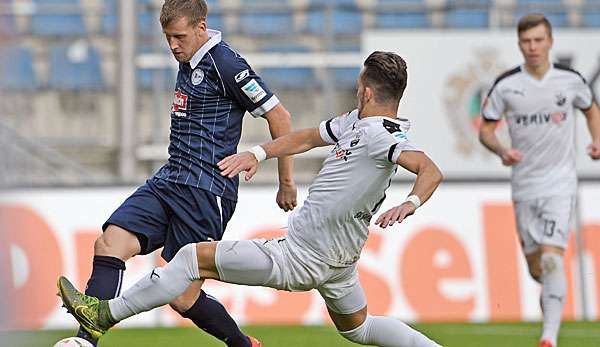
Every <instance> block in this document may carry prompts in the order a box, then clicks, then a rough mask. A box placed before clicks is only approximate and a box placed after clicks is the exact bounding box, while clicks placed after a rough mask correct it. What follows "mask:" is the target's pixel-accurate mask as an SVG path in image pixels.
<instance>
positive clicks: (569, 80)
mask: <svg viewBox="0 0 600 347" xmlns="http://www.w3.org/2000/svg"><path fill="white" fill-rule="evenodd" d="M592 102H593V97H592V91H591V89H590V87H589V86H588V85H587V84H586V83H585V80H584V79H583V77H581V75H580V74H579V73H578V72H577V71H575V70H572V69H570V68H567V67H564V66H561V65H558V64H554V65H553V66H551V67H550V69H549V70H548V72H546V74H545V75H544V77H543V79H542V80H537V79H535V78H534V77H532V76H531V75H530V74H529V73H528V72H527V70H526V69H525V67H524V66H519V67H517V68H515V69H513V70H510V71H507V72H505V73H504V74H502V75H500V77H498V79H497V80H496V82H495V83H494V86H492V88H491V90H490V92H489V93H488V96H487V98H486V99H485V100H484V102H483V106H482V116H483V118H484V119H486V120H493V121H497V120H500V118H501V117H502V116H503V115H504V117H505V118H506V121H507V123H508V129H509V133H510V137H511V140H512V147H513V148H515V149H517V150H519V151H520V152H521V153H522V154H523V159H522V160H521V162H519V163H516V164H515V165H513V169H512V196H513V200H515V201H519V200H530V199H536V198H541V197H547V196H553V195H572V194H575V190H576V187H577V173H576V171H575V119H574V108H575V107H576V108H579V109H583V110H586V109H588V108H590V107H591V106H592Z"/></svg>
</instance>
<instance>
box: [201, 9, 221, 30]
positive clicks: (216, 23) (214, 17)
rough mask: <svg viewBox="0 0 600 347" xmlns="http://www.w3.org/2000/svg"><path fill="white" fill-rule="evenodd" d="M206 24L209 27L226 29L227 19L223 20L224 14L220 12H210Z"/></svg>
mask: <svg viewBox="0 0 600 347" xmlns="http://www.w3.org/2000/svg"><path fill="white" fill-rule="evenodd" d="M206 25H207V28H209V29H214V30H219V31H225V21H224V20H223V16H222V15H221V14H219V13H215V12H208V18H207V19H206Z"/></svg>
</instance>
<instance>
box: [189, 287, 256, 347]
mask: <svg viewBox="0 0 600 347" xmlns="http://www.w3.org/2000/svg"><path fill="white" fill-rule="evenodd" d="M182 316H183V317H185V318H189V319H191V320H192V322H194V324H196V325H197V326H198V327H199V328H200V329H202V330H204V331H206V332H207V333H209V334H211V335H212V336H214V337H216V338H218V339H219V340H221V341H223V342H225V344H227V346H228V347H250V346H251V344H250V340H248V337H247V336H246V335H244V333H242V332H241V331H240V328H239V327H238V326H237V324H236V323H235V321H234V320H233V318H231V316H230V315H229V313H227V311H226V310H225V307H223V305H222V304H221V303H220V302H219V301H217V299H216V298H214V297H212V296H210V295H207V294H206V293H205V292H204V291H201V292H200V296H199V297H198V300H196V302H195V303H194V304H193V305H192V307H190V309H189V310H187V311H185V312H184V313H183V314H182Z"/></svg>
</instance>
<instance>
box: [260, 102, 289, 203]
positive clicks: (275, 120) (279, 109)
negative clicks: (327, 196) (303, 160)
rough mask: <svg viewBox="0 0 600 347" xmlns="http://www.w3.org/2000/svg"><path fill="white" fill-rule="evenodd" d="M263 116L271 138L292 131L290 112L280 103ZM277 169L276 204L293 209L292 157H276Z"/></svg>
mask: <svg viewBox="0 0 600 347" xmlns="http://www.w3.org/2000/svg"><path fill="white" fill-rule="evenodd" d="M264 117H265V118H266V120H267V123H269V132H270V133H271V138H272V139H273V140H274V139H277V138H279V137H281V136H284V135H287V134H289V133H290V132H291V131H292V120H291V116H290V113H289V112H288V111H287V110H286V109H285V107H283V105H282V104H281V103H280V104H277V106H275V107H273V108H272V109H271V110H270V111H269V112H267V113H265V115H264ZM277 169H278V173H279V189H278V191H277V198H276V201H277V205H279V207H280V208H281V209H283V210H284V211H290V210H293V209H294V207H296V205H297V200H296V196H297V189H296V184H295V183H294V177H293V171H294V161H293V160H292V157H281V158H278V159H277Z"/></svg>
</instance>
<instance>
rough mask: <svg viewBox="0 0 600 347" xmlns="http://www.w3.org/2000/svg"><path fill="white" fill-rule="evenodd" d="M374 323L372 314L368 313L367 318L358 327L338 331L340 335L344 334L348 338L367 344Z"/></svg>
mask: <svg viewBox="0 0 600 347" xmlns="http://www.w3.org/2000/svg"><path fill="white" fill-rule="evenodd" d="M371 323H372V318H371V316H369V315H367V318H366V319H365V321H364V322H363V324H361V325H360V326H358V327H357V328H354V329H352V330H348V331H338V332H339V333H340V335H342V336H343V337H344V338H346V340H349V341H352V342H354V343H358V344H361V345H365V344H368V343H370V338H369V328H370V326H371Z"/></svg>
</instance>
